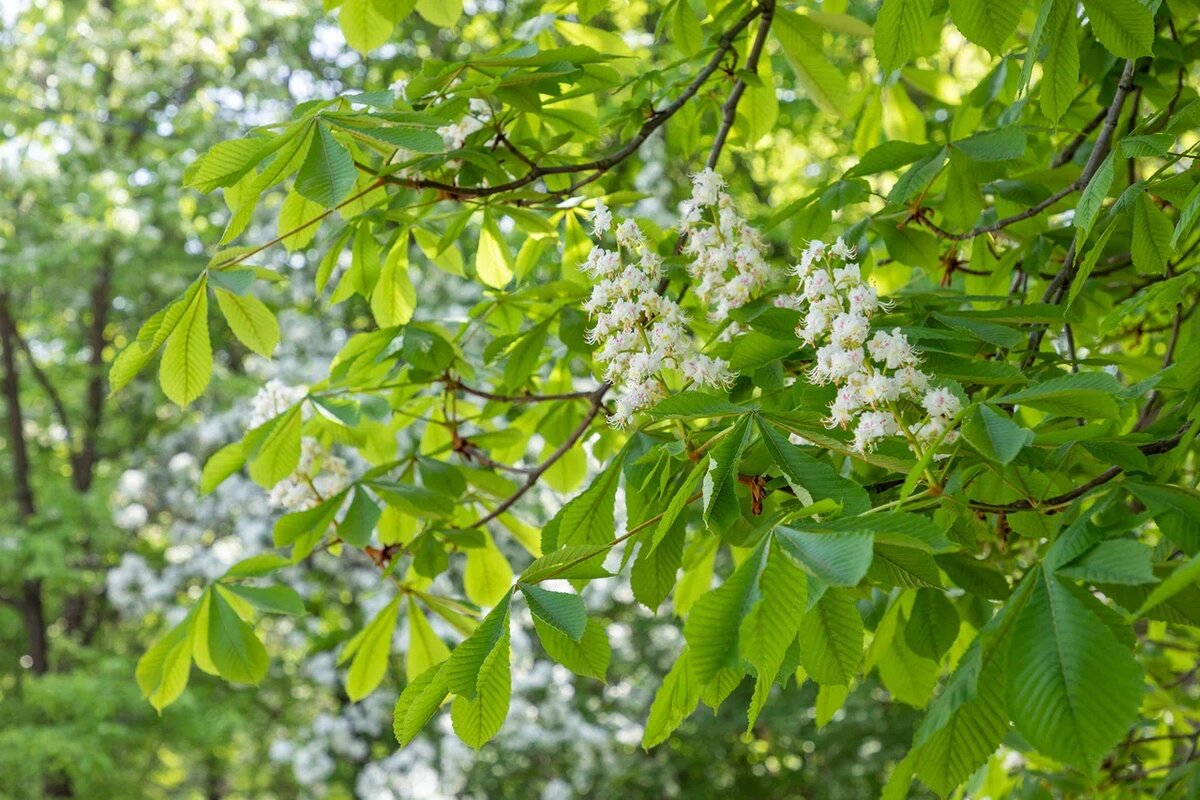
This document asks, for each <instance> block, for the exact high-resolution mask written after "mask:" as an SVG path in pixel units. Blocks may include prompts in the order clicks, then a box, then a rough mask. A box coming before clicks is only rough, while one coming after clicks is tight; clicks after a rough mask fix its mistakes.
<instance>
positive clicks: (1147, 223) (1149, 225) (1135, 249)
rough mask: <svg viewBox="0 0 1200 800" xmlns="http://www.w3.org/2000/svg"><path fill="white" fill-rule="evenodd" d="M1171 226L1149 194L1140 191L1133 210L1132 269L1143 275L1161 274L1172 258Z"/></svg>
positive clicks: (1172, 227)
mask: <svg viewBox="0 0 1200 800" xmlns="http://www.w3.org/2000/svg"><path fill="white" fill-rule="evenodd" d="M1173 233H1174V226H1172V224H1171V220H1170V218H1169V217H1168V216H1167V215H1166V214H1165V213H1163V210H1162V209H1160V208H1159V207H1158V205H1157V204H1155V202H1154V201H1153V200H1151V199H1150V195H1148V194H1146V193H1145V192H1143V193H1142V194H1141V195H1140V196H1139V197H1138V200H1137V204H1136V205H1135V206H1134V207H1133V246H1132V248H1131V252H1132V254H1133V266H1134V268H1135V269H1137V271H1138V272H1140V273H1141V274H1143V275H1162V274H1164V273H1165V272H1166V270H1167V261H1168V259H1170V257H1171V236H1172V234H1173Z"/></svg>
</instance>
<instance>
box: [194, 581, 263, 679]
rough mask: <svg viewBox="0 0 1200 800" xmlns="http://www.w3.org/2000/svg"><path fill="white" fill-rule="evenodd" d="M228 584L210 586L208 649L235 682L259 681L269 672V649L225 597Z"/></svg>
mask: <svg viewBox="0 0 1200 800" xmlns="http://www.w3.org/2000/svg"><path fill="white" fill-rule="evenodd" d="M225 592H226V589H225V587H217V589H216V591H212V590H209V592H208V595H209V613H208V631H206V632H205V631H197V633H196V635H198V636H201V635H203V636H206V637H207V640H208V653H209V656H210V657H211V658H212V663H213V665H214V666H215V667H216V669H217V671H218V672H219V673H220V675H221V677H222V678H224V679H225V680H227V681H232V682H234V683H253V684H256V685H257V684H258V683H259V682H260V681H262V679H263V678H264V677H266V675H267V651H266V649H265V648H264V647H263V646H262V642H260V641H258V638H257V637H256V636H255V635H254V631H253V630H252V629H251V628H250V626H249V625H247V624H246V622H245V621H244V620H243V619H242V618H241V617H240V616H238V613H237V611H235V610H234V608H233V606H231V605H230V604H229V601H228V600H227V599H226V594H225Z"/></svg>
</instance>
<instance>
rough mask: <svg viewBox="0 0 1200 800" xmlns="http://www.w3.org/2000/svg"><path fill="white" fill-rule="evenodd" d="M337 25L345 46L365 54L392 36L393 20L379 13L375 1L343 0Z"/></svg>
mask: <svg viewBox="0 0 1200 800" xmlns="http://www.w3.org/2000/svg"><path fill="white" fill-rule="evenodd" d="M338 23H339V24H340V25H341V26H342V33H343V34H345V36H346V44H348V45H350V46H351V47H353V48H354V49H355V50H357V51H358V52H360V53H363V54H366V53H369V52H370V51H372V50H374V49H375V48H376V47H379V46H380V45H381V44H383V43H384V42H386V41H387V40H388V39H389V38H391V35H392V28H393V20H391V19H389V18H388V17H387V16H385V15H384V14H383V13H381V12H380V10H379V8H378V7H377V6H376V0H343V2H342V10H341V12H340V13H339V15H338Z"/></svg>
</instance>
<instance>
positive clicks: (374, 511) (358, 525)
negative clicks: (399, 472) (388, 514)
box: [338, 486, 383, 547]
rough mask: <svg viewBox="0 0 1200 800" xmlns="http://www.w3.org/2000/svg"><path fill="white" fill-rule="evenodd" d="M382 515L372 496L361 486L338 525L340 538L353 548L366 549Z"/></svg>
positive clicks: (355, 492)
mask: <svg viewBox="0 0 1200 800" xmlns="http://www.w3.org/2000/svg"><path fill="white" fill-rule="evenodd" d="M382 514H383V512H382V511H381V510H380V508H379V506H378V505H377V504H376V503H375V501H374V500H372V499H371V495H369V494H367V491H366V490H365V489H363V488H362V487H361V486H357V487H355V489H354V499H353V500H351V501H350V508H349V509H347V511H346V516H345V517H343V518H342V522H341V524H340V525H338V536H340V537H341V538H342V541H344V542H345V543H346V544H349V545H351V546H353V547H366V546H367V545H368V544H370V542H371V534H372V533H374V532H375V525H376V523H378V522H379V517H380V516H381V515H382Z"/></svg>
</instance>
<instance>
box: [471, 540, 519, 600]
mask: <svg viewBox="0 0 1200 800" xmlns="http://www.w3.org/2000/svg"><path fill="white" fill-rule="evenodd" d="M483 536H484V546H483V547H472V548H470V549H469V550H467V566H466V570H465V573H464V575H463V587H464V588H465V589H466V592H467V597H468V598H469V599H470V600H471V602H472V603H475V604H476V605H480V606H491V605H495V604H496V603H498V602H500V600H501V599H502V598H504V597H505V596H506V595H507V593H508V591H509V587H510V586H512V577H513V573H512V566H511V565H510V564H509V563H508V559H507V558H505V557H504V554H503V553H501V552H500V550H499V549H498V548H497V547H496V544H495V543H494V542H493V541H492V537H491V534H489V533H487V532H486V531H484V532H483Z"/></svg>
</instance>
